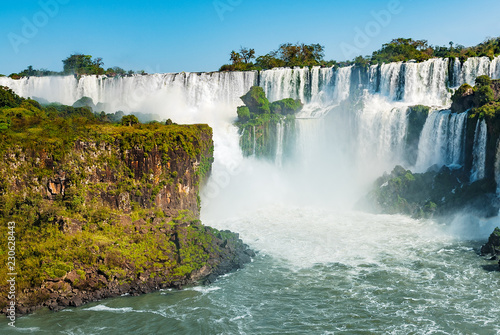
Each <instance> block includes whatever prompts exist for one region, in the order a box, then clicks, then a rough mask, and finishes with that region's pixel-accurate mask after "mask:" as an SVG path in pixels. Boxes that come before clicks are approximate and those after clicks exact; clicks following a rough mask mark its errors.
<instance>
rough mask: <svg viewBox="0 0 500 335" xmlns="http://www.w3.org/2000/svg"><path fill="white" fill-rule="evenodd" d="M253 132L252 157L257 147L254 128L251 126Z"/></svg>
mask: <svg viewBox="0 0 500 335" xmlns="http://www.w3.org/2000/svg"><path fill="white" fill-rule="evenodd" d="M252 130H253V156H254V157H255V147H256V146H257V136H256V134H255V126H252Z"/></svg>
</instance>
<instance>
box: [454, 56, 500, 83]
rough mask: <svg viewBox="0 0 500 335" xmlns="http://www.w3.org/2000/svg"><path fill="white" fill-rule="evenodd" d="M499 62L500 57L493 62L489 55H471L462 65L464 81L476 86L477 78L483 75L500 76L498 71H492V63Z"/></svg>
mask: <svg viewBox="0 0 500 335" xmlns="http://www.w3.org/2000/svg"><path fill="white" fill-rule="evenodd" d="M496 62H498V57H497V58H496V59H495V60H494V61H493V62H492V61H490V59H489V58H488V57H471V58H469V59H467V60H466V61H465V62H464V64H463V65H462V83H461V84H463V83H467V84H469V85H472V86H474V85H475V81H476V78H477V77H479V76H482V75H489V76H491V77H493V78H498V77H497V75H498V74H497V73H496V71H495V73H491V72H490V64H492V63H495V64H496Z"/></svg>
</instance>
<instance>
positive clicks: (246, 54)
mask: <svg viewBox="0 0 500 335" xmlns="http://www.w3.org/2000/svg"><path fill="white" fill-rule="evenodd" d="M240 54H241V57H242V59H243V61H244V62H245V64H248V63H250V62H251V60H252V59H254V58H255V50H254V49H248V48H243V47H242V48H241V49H240Z"/></svg>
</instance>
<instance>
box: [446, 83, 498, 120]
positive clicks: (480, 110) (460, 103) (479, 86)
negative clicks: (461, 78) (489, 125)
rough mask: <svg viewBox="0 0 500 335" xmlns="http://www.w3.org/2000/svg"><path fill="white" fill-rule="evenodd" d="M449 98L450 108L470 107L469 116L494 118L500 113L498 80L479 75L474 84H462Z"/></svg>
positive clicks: (463, 108) (454, 109)
mask: <svg viewBox="0 0 500 335" xmlns="http://www.w3.org/2000/svg"><path fill="white" fill-rule="evenodd" d="M451 100H452V101H453V104H452V110H453V111H455V112H463V111H465V110H467V109H471V112H470V115H469V117H471V118H475V117H476V116H479V118H481V119H482V118H488V119H491V118H494V117H496V116H497V115H500V80H491V78H490V77H488V76H479V77H477V78H476V86H474V87H471V86H470V85H469V84H463V85H462V86H460V87H459V88H458V89H457V90H456V91H455V93H454V94H453V96H452V97H451Z"/></svg>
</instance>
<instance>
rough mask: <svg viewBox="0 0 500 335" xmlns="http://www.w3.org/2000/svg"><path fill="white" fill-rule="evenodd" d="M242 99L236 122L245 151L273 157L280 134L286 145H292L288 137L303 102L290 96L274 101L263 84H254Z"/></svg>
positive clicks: (245, 152) (244, 152)
mask: <svg viewBox="0 0 500 335" xmlns="http://www.w3.org/2000/svg"><path fill="white" fill-rule="evenodd" d="M241 100H242V101H243V102H244V103H245V105H244V106H240V107H238V110H237V113H238V121H237V122H236V125H237V126H238V128H239V131H240V134H241V137H240V146H241V148H242V151H243V154H244V155H245V156H251V155H255V156H256V157H264V158H269V159H273V158H274V157H275V155H276V150H277V147H276V146H277V136H279V135H282V136H283V137H284V142H285V143H284V145H285V146H287V145H289V144H290V143H287V142H289V141H287V138H288V137H290V134H292V136H293V133H292V132H293V130H294V126H295V114H296V113H298V112H299V111H300V110H301V109H302V107H303V104H302V102H301V101H300V100H299V99H296V100H294V99H291V98H287V99H282V100H278V101H274V102H272V103H271V102H269V100H268V99H267V98H266V94H265V92H264V90H263V89H262V87H260V86H252V87H251V88H250V91H248V93H246V94H245V95H244V96H242V97H241ZM278 125H282V126H283V127H282V131H283V132H284V133H283V134H278V131H277V127H278ZM285 151H286V150H285Z"/></svg>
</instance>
